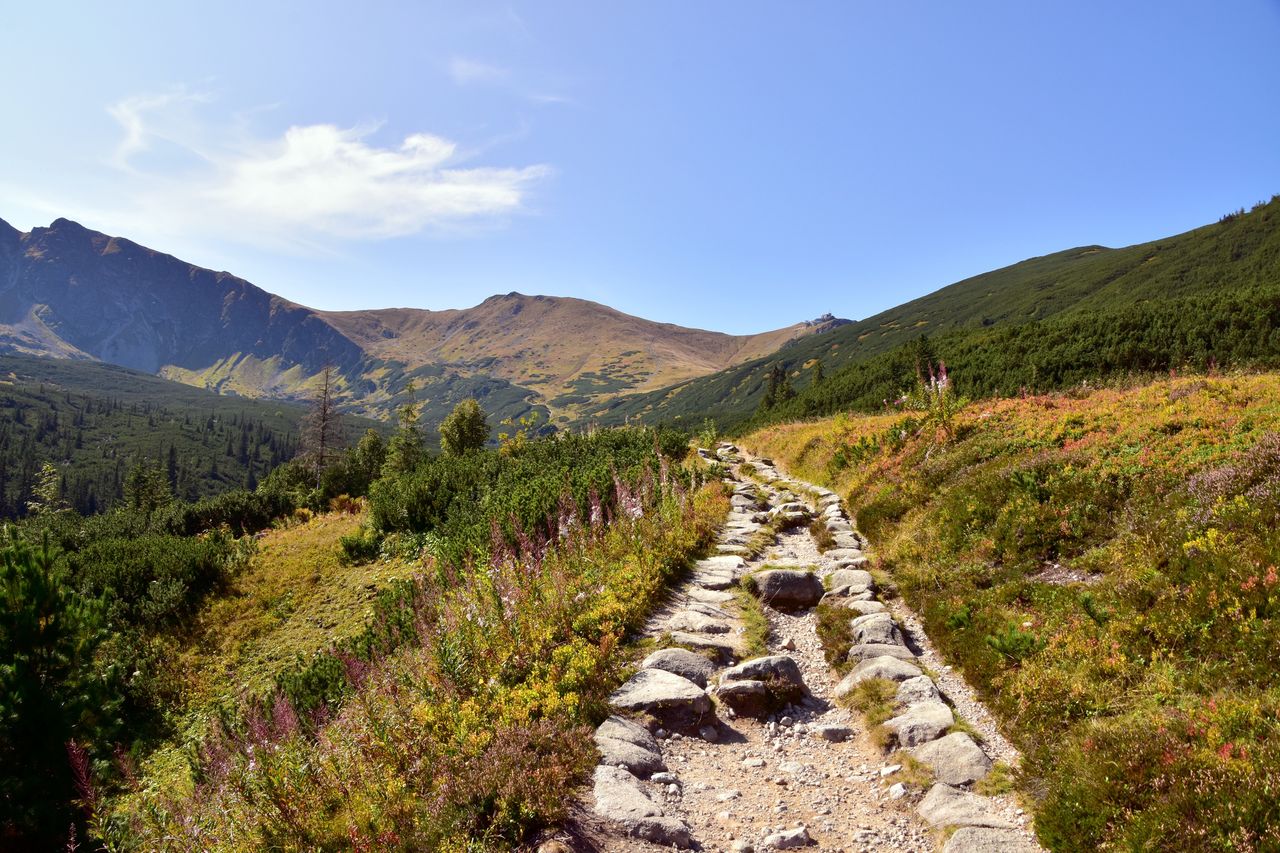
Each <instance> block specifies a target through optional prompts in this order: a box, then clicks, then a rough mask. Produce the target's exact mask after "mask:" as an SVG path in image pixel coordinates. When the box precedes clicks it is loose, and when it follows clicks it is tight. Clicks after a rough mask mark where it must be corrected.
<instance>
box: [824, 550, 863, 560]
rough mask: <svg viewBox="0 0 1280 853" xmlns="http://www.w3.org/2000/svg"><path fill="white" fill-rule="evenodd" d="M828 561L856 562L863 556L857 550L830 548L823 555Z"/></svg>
mask: <svg viewBox="0 0 1280 853" xmlns="http://www.w3.org/2000/svg"><path fill="white" fill-rule="evenodd" d="M823 556H824V557H826V558H827V559H828V560H856V559H858V558H860V557H862V556H863V554H862V552H861V551H860V550H858V549H857V548H832V549H831V550H830V551H826V552H825V553H824V554H823Z"/></svg>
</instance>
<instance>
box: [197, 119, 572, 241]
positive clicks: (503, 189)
mask: <svg viewBox="0 0 1280 853" xmlns="http://www.w3.org/2000/svg"><path fill="white" fill-rule="evenodd" d="M368 134H369V131H368V130H361V129H342V128H339V127H335V126H333V125H311V126H308V127H291V128H289V130H288V131H287V132H286V133H285V135H284V138H283V139H281V140H278V141H276V142H273V143H271V144H269V145H265V146H262V147H261V148H259V149H258V150H255V151H252V152H249V153H247V154H246V155H244V156H241V157H238V158H235V159H233V160H229V161H228V162H226V163H224V164H222V165H223V167H224V168H223V172H224V175H223V177H224V178H225V181H223V182H220V184H219V185H218V186H217V187H216V188H214V189H212V190H210V191H209V192H208V193H206V196H207V197H208V198H210V199H212V200H214V201H215V202H217V203H219V204H220V205H222V206H224V207H226V208H227V209H228V210H229V211H232V212H236V213H239V214H242V215H244V216H248V217H251V218H265V219H267V220H268V221H271V222H274V223H277V224H280V225H286V226H291V227H296V228H298V229H303V230H306V231H310V232H314V233H317V234H326V235H330V236H337V237H344V238H348V239H377V238H384V237H396V236H403V235H406V234H413V233H416V232H418V231H422V230H424V229H427V228H431V227H433V226H434V227H445V226H449V225H451V224H454V223H460V222H465V221H469V220H474V219H476V218H484V217H492V216H498V215H503V214H510V213H513V212H515V211H517V210H519V209H520V207H521V204H522V201H523V200H524V197H525V194H526V193H527V191H528V188H529V187H530V186H531V185H532V184H533V183H535V182H536V181H537V180H538V179H540V178H542V177H544V176H545V175H546V174H547V172H548V170H547V168H546V167H545V166H526V167H523V168H469V169H459V168H450V166H449V164H450V163H451V162H452V161H453V160H455V159H456V157H457V153H456V152H457V146H456V145H455V144H454V143H452V142H450V141H448V140H446V139H442V138H440V137H438V136H432V135H430V134H425V133H418V134H413V135H412V136H409V137H408V138H406V139H405V140H404V142H403V143H401V144H400V145H399V146H398V147H397V148H394V149H393V148H378V147H376V146H373V145H370V144H368V142H366V137H367V136H368Z"/></svg>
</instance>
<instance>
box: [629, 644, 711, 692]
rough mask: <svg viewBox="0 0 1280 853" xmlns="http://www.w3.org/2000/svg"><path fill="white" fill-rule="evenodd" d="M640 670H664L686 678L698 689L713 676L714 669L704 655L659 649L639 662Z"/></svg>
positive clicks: (684, 650) (687, 651)
mask: <svg viewBox="0 0 1280 853" xmlns="http://www.w3.org/2000/svg"><path fill="white" fill-rule="evenodd" d="M640 668H641V669H665V670H666V671H667V672H673V673H675V674H676V675H679V676H681V677H682V678H687V679H689V680H690V681H692V682H693V683H694V684H696V685H698V686H699V687H706V686H707V680H708V679H709V678H711V676H712V675H714V674H715V671H716V667H715V664H713V663H712V662H711V661H709V660H707V658H706V657H705V656H704V655H700V654H698V653H697V652H691V651H689V650H688V649H659V650H658V651H656V652H654V653H653V654H651V655H649V656H648V657H647V658H645V659H644V660H643V661H641V662H640Z"/></svg>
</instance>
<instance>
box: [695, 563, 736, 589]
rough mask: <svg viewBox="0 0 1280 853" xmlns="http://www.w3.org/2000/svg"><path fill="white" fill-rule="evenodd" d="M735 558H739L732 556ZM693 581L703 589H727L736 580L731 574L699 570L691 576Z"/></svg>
mask: <svg viewBox="0 0 1280 853" xmlns="http://www.w3.org/2000/svg"><path fill="white" fill-rule="evenodd" d="M734 559H735V560H737V559H741V558H739V557H734ZM693 582H694V583H695V584H697V585H698V586H700V587H702V588H703V589H710V590H722V589H728V588H729V587H731V586H733V585H734V584H736V583H737V582H738V579H737V578H735V577H734V576H733V575H726V574H720V573H718V572H717V573H713V572H701V573H699V574H696V575H694V576H693Z"/></svg>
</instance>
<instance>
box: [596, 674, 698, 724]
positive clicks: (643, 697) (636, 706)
mask: <svg viewBox="0 0 1280 853" xmlns="http://www.w3.org/2000/svg"><path fill="white" fill-rule="evenodd" d="M609 704H610V705H613V706H614V707H615V708H622V709H623V710H627V711H649V712H651V713H654V712H657V713H665V712H672V711H684V712H688V713H690V714H692V715H694V716H697V715H701V714H705V713H706V712H707V711H709V710H711V699H710V698H709V697H708V696H707V694H706V691H704V690H703V689H702V688H701V687H699V686H698V685H696V684H694V683H693V682H692V681H690V680H689V679H687V678H684V677H682V676H679V675H676V674H675V673H674V672H667V671H666V670H664V669H642V670H640V671H639V672H637V673H636V674H635V675H633V676H631V678H629V679H627V682H626V683H625V684H623V685H622V686H621V687H619V688H618V689H617V690H615V691H614V692H613V693H612V694H611V695H610V696H609Z"/></svg>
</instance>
